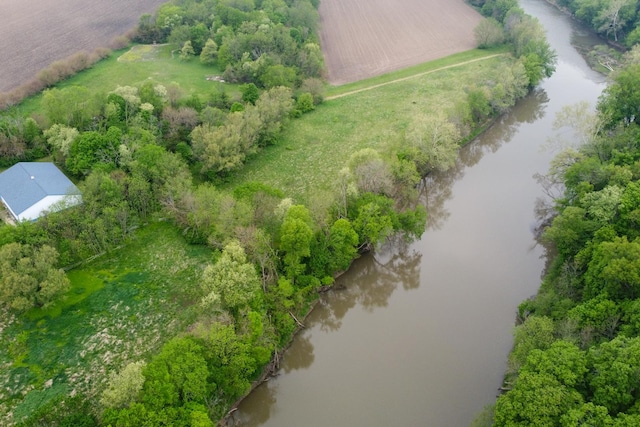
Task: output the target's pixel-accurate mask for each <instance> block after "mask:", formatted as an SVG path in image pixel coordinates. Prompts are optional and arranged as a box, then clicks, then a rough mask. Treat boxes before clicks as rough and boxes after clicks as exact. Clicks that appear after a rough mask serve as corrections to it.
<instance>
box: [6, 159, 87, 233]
mask: <svg viewBox="0 0 640 427" xmlns="http://www.w3.org/2000/svg"><path fill="white" fill-rule="evenodd" d="M0 199H1V200H2V203H3V204H4V205H5V206H6V208H7V210H8V211H9V213H10V214H11V216H13V218H14V219H15V220H16V221H23V220H35V219H37V218H38V217H40V216H41V215H42V214H43V213H44V212H45V211H57V210H61V209H64V208H67V207H70V206H74V205H77V204H79V203H81V202H82V196H81V194H80V190H78V187H76V186H75V185H74V184H73V183H72V182H71V181H70V180H69V178H67V177H66V176H65V175H64V174H63V173H62V172H61V171H60V169H58V168H57V167H56V166H55V165H54V164H53V163H40V162H21V163H17V164H15V165H13V166H12V167H10V168H9V169H7V170H6V171H4V172H2V173H1V174H0Z"/></svg>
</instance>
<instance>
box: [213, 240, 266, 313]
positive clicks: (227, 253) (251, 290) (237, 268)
mask: <svg viewBox="0 0 640 427" xmlns="http://www.w3.org/2000/svg"><path fill="white" fill-rule="evenodd" d="M202 286H203V288H204V292H205V296H204V298H203V300H202V303H203V304H204V305H205V306H208V307H211V306H213V305H215V303H216V302H217V301H220V304H221V305H222V307H223V308H225V309H228V310H230V311H232V312H236V311H237V310H238V309H240V308H242V307H244V306H246V305H247V304H249V302H250V301H251V300H252V299H253V298H254V297H255V296H256V294H257V292H258V291H259V289H260V279H259V278H258V275H257V273H256V270H255V267H254V266H253V265H252V264H250V263H248V262H247V258H246V255H245V253H244V249H243V248H242V246H240V243H239V242H238V241H235V240H234V241H231V242H230V243H228V244H227V245H226V246H225V248H224V250H223V251H222V255H220V258H219V259H218V261H217V262H216V263H215V264H213V265H210V266H207V268H205V270H204V274H203V277H202Z"/></svg>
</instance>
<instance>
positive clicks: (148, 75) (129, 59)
mask: <svg viewBox="0 0 640 427" xmlns="http://www.w3.org/2000/svg"><path fill="white" fill-rule="evenodd" d="M172 50H175V46H172V45H156V46H149V45H136V46H133V47H132V48H131V49H126V50H121V51H116V52H113V53H112V54H111V56H110V57H109V58H107V59H104V60H102V61H100V62H98V63H97V64H95V65H94V66H93V67H91V68H89V69H87V70H84V71H82V72H80V73H78V74H77V75H75V76H74V77H72V78H70V79H68V80H65V81H64V82H61V83H59V84H57V85H56V87H57V88H64V87H68V86H84V87H86V88H87V89H89V91H90V92H91V93H94V92H95V93H101V92H103V93H107V92H110V91H112V90H114V89H115V88H116V86H118V85H120V86H127V85H128V86H137V85H140V84H142V83H144V82H145V81H147V80H149V79H150V80H152V81H154V82H156V83H160V84H163V85H165V86H166V85H169V84H171V83H175V84H178V85H179V86H180V87H181V88H182V89H183V90H184V94H185V96H190V95H191V94H194V93H196V94H199V95H201V96H206V95H207V94H209V93H212V92H213V91H214V89H217V87H218V85H220V84H224V85H225V86H229V90H231V91H234V90H235V89H234V86H233V85H229V84H227V83H220V82H216V81H211V80H207V77H208V76H217V75H220V74H221V71H220V70H219V69H218V68H217V67H214V66H206V65H202V64H201V63H200V60H199V58H197V57H195V58H192V59H191V60H190V61H186V62H185V61H181V60H180V59H179V52H174V53H173V54H172ZM41 99H42V95H36V96H33V97H31V98H29V99H27V100H25V101H24V102H23V103H22V104H20V106H19V107H18V108H19V109H20V111H22V112H23V113H24V114H31V113H34V112H36V111H39V109H40V103H41ZM203 100H204V99H203Z"/></svg>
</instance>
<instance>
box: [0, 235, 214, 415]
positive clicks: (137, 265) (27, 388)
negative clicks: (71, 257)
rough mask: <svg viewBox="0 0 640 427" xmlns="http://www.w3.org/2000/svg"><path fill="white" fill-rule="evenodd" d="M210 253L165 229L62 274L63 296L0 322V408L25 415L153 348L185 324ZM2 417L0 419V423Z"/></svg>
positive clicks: (96, 386) (94, 386)
mask: <svg viewBox="0 0 640 427" xmlns="http://www.w3.org/2000/svg"><path fill="white" fill-rule="evenodd" d="M210 261H211V251H209V250H208V249H206V248H203V247H196V246H190V245H188V244H187V243H186V242H185V241H184V239H183V238H182V236H181V235H180V233H179V232H178V231H177V230H176V229H175V228H173V227H172V226H170V225H168V224H164V223H156V224H153V225H150V226H148V227H146V228H145V229H143V230H140V231H139V232H138V233H137V234H136V235H135V237H134V239H133V241H132V242H131V244H129V245H127V246H126V247H124V248H122V249H120V250H117V251H114V252H113V253H110V254H107V255H105V256H103V257H101V258H99V259H97V260H95V261H93V262H92V263H90V264H88V265H85V266H83V267H82V268H78V269H76V270H73V271H71V272H69V278H70V280H71V282H72V290H71V291H70V292H69V296H68V298H67V299H66V300H65V301H63V302H61V303H60V304H58V305H56V306H54V307H52V308H50V309H48V310H32V311H31V312H29V313H27V314H26V315H25V316H21V317H18V318H16V317H15V316H10V315H8V313H2V315H3V316H2V320H1V321H0V366H1V367H2V369H1V370H0V402H2V403H0V413H2V414H9V410H8V408H9V407H14V408H15V414H16V415H17V416H20V415H21V414H29V413H31V411H32V410H33V409H34V408H35V407H37V406H38V405H41V404H42V403H43V402H44V401H47V400H49V399H51V398H53V397H55V396H56V395H58V394H62V393H73V392H74V391H76V392H84V393H87V394H88V395H90V396H91V395H92V393H94V391H95V390H100V389H101V388H102V387H103V386H104V384H105V382H106V380H107V378H108V373H109V372H110V371H111V370H113V369H119V368H120V367H122V366H123V365H124V364H126V363H127V362H129V361H134V360H139V359H141V358H143V357H145V356H147V355H148V354H150V353H152V352H154V351H156V350H157V349H158V348H159V346H160V345H161V344H163V343H164V342H165V341H166V340H167V339H169V338H171V337H172V336H175V335H176V334H177V333H179V332H180V331H181V330H184V328H185V327H186V326H187V325H188V324H190V322H192V320H193V319H192V312H191V311H190V310H189V309H185V307H188V306H189V305H190V296H191V295H193V293H192V290H193V289H194V287H195V286H196V285H197V284H198V283H199V280H200V274H201V272H202V269H203V268H204V265H206V264H207V263H208V262H210ZM2 420H3V418H2V416H0V424H3V422H2Z"/></svg>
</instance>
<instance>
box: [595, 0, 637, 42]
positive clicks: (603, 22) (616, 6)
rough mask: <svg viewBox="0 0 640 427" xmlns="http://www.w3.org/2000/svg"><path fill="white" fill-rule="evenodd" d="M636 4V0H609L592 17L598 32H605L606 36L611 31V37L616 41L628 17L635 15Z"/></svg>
mask: <svg viewBox="0 0 640 427" xmlns="http://www.w3.org/2000/svg"><path fill="white" fill-rule="evenodd" d="M636 6H637V1H636V0H609V1H608V2H605V7H603V8H602V9H601V10H600V12H599V13H598V15H597V16H596V17H595V18H594V19H593V25H594V27H596V29H597V31H598V32H599V33H605V34H607V36H608V35H609V34H610V33H613V39H614V40H615V41H616V42H617V41H618V32H619V31H620V30H621V29H622V28H624V26H625V25H626V24H627V21H628V20H629V19H633V18H634V17H635V13H636Z"/></svg>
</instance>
